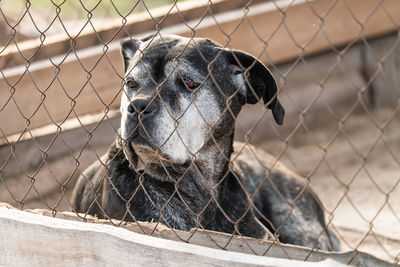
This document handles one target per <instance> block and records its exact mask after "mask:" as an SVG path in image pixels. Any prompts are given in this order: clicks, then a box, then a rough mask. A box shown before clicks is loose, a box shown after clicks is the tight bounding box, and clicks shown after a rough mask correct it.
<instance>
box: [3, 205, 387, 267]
mask: <svg viewBox="0 0 400 267" xmlns="http://www.w3.org/2000/svg"><path fill="white" fill-rule="evenodd" d="M34 212H35V213H37V212H38V211H34ZM44 213H46V212H44ZM47 214H49V212H47ZM61 217H63V218H64V219H69V220H68V221H67V220H62V219H58V218H51V217H46V216H41V215H37V214H32V213H26V212H22V211H18V210H14V209H12V208H10V207H8V208H7V207H4V205H3V207H0V245H1V247H2V248H3V249H2V250H0V265H6V266H10V265H18V266H21V265H27V264H29V265H32V264H34V265H48V266H53V265H55V264H56V265H57V266H64V265H69V266H70V265H78V264H82V263H83V264H85V265H88V264H91V265H98V264H102V265H109V266H116V265H117V266H126V265H132V264H133V265H138V266H141V265H146V266H160V265H162V266H165V265H172V264H173V265H174V266H187V264H188V263H189V264H190V265H193V266H210V265H211V266H227V265H229V266H289V265H290V266H316V264H318V266H342V265H343V264H341V263H340V262H345V261H347V262H348V263H351V264H356V265H360V264H366V265H370V264H375V265H376V264H379V265H380V266H390V265H389V264H388V263H386V262H383V261H380V260H377V259H375V258H374V257H372V256H370V255H366V254H363V253H358V252H351V253H328V252H323V251H314V253H311V254H310V250H309V249H306V248H301V247H297V246H289V245H283V244H272V243H270V244H267V243H266V241H258V240H255V239H251V238H239V237H232V236H230V235H226V234H222V233H215V232H210V231H197V232H198V233H199V234H200V235H198V236H197V241H198V242H199V241H200V242H203V243H205V244H210V243H211V242H213V241H212V240H211V241H210V239H214V238H215V240H217V241H221V238H222V240H223V239H225V240H226V241H228V240H230V241H231V242H232V243H236V244H238V243H237V242H239V246H238V247H237V249H238V248H239V249H240V247H243V245H244V244H246V242H248V243H250V244H252V245H253V246H254V247H257V246H258V247H259V248H264V249H265V247H266V246H267V247H268V246H269V247H270V248H271V249H269V250H268V251H269V252H267V254H268V255H266V256H256V255H254V254H253V255H250V254H245V253H239V252H235V251H224V250H221V249H213V248H210V247H207V245H202V244H201V243H200V245H199V244H196V245H195V244H189V243H185V242H177V241H174V240H170V239H166V238H165V237H164V238H157V237H155V236H159V235H160V233H161V235H164V236H165V235H168V232H169V235H170V236H172V235H173V232H175V236H176V235H177V234H178V235H182V236H183V235H184V234H185V233H186V236H188V235H189V236H192V234H191V233H189V232H182V231H172V230H170V229H167V228H165V227H162V226H161V225H159V227H157V225H156V224H154V223H153V224H151V223H141V224H142V226H143V227H144V228H145V229H151V228H153V230H154V231H153V235H154V236H148V235H142V234H138V233H136V232H135V231H132V230H133V229H134V228H135V227H133V226H134V225H137V224H134V223H130V224H129V223H126V224H122V225H121V227H113V226H110V225H107V224H109V223H106V222H104V221H103V223H102V222H98V223H97V224H91V223H83V222H79V221H76V220H77V219H78V217H77V216H76V215H73V214H71V213H64V214H61ZM73 217H75V218H73ZM71 219H73V220H74V221H71ZM88 220H89V221H96V219H94V218H91V217H90V216H89V217H88ZM114 223H118V222H116V221H114ZM129 226H130V228H131V229H130V230H131V231H128V230H126V229H123V228H129ZM136 229H138V227H137V226H136ZM156 229H157V230H156ZM166 233H167V234H166ZM175 239H176V237H175ZM193 239H196V238H193ZM244 239H246V242H244ZM190 242H191V241H190ZM214 243H215V242H214ZM240 243H241V246H240ZM257 243H258V245H257ZM259 248H258V249H257V248H256V250H259ZM242 250H243V249H242ZM274 251H275V253H277V254H279V255H281V256H280V257H279V256H278V257H275V256H273V255H272V254H274ZM278 251H281V252H278ZM282 251H285V253H286V254H282ZM253 253H254V252H253ZM314 254H315V256H313V255H314ZM307 255H308V256H307ZM306 258H308V260H309V261H310V262H308V261H307V262H305V261H303V260H305V259H306ZM289 259H290V260H289ZM299 259H301V260H299ZM313 261H317V262H318V263H313ZM371 266H372V265H371Z"/></svg>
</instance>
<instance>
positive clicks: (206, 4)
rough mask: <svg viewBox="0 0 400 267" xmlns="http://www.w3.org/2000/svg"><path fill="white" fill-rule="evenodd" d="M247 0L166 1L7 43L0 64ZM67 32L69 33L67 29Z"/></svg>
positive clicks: (236, 5)
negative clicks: (90, 23)
mask: <svg viewBox="0 0 400 267" xmlns="http://www.w3.org/2000/svg"><path fill="white" fill-rule="evenodd" d="M262 1H263V0H251V4H257V3H260V2H262ZM248 2H250V1H239V0H213V1H212V2H210V1H206V0H200V1H199V0H192V1H185V2H177V3H176V5H172V4H170V5H166V6H162V7H159V8H154V9H151V11H150V13H149V12H147V11H145V12H143V13H140V14H131V15H128V16H127V17H126V18H122V17H121V18H110V19H108V21H107V23H104V24H103V25H100V26H99V27H96V31H94V30H93V28H92V27H85V28H84V29H83V30H81V29H79V33H78V34H75V35H73V34H72V36H71V37H70V36H68V35H67V34H66V33H65V32H62V33H58V34H53V35H49V36H46V38H45V39H44V41H42V40H41V38H35V39H32V40H27V41H24V42H20V43H18V46H16V45H15V44H13V43H11V44H10V45H9V46H7V47H4V48H0V51H2V53H1V54H0V67H1V68H9V67H13V66H18V65H25V63H26V61H29V62H31V63H32V62H34V61H38V60H42V59H47V58H48V57H49V56H50V57H52V56H56V55H60V54H64V53H66V52H67V51H68V50H70V49H75V50H79V49H83V48H88V47H90V46H93V45H98V44H99V43H100V42H104V43H108V42H110V41H112V40H118V39H121V38H123V37H127V36H128V33H129V34H131V35H135V34H138V33H143V32H149V31H153V30H155V29H156V27H157V25H156V23H155V22H158V23H159V25H158V26H159V27H160V28H163V27H168V26H171V25H176V24H180V23H184V22H185V21H191V20H194V19H198V18H200V17H202V16H204V15H206V14H209V12H212V13H213V14H218V13H222V12H226V11H230V10H234V9H240V8H243V7H244V6H245V4H247V3H248ZM69 34H70V35H71V33H69Z"/></svg>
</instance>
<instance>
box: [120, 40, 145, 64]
mask: <svg viewBox="0 0 400 267" xmlns="http://www.w3.org/2000/svg"><path fill="white" fill-rule="evenodd" d="M140 42H141V41H140V40H139V39H132V38H127V39H124V40H122V42H121V53H122V56H123V57H124V68H125V72H126V71H127V70H128V67H129V63H130V61H131V59H132V58H133V56H134V55H135V53H136V51H137V50H138V48H139V46H140Z"/></svg>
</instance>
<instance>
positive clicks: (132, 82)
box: [126, 80, 139, 89]
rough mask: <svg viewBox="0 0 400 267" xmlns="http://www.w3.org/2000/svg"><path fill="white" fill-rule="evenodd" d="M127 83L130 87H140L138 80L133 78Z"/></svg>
mask: <svg viewBox="0 0 400 267" xmlns="http://www.w3.org/2000/svg"><path fill="white" fill-rule="evenodd" d="M126 84H127V85H128V87H129V88H130V89H136V88H138V87H139V84H138V83H137V82H136V81H133V80H129V81H127V82H126Z"/></svg>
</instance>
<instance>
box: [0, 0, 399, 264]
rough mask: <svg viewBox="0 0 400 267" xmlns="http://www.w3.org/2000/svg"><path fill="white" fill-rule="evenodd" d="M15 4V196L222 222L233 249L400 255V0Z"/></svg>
mask: <svg viewBox="0 0 400 267" xmlns="http://www.w3.org/2000/svg"><path fill="white" fill-rule="evenodd" d="M0 13H1V16H0V32H1V35H0V44H1V45H2V47H1V49H0V72H1V76H0V95H1V96H0V201H2V202H6V203H9V204H11V205H13V206H14V207H17V208H19V209H39V208H40V209H48V210H50V211H51V212H52V214H53V216H56V215H57V214H58V213H60V212H63V211H70V210H74V211H75V212H76V214H77V215H78V216H79V217H80V218H82V220H86V219H87V220H89V218H91V217H90V216H96V217H98V218H102V219H106V220H108V221H109V222H110V223H112V224H114V225H117V226H119V225H120V224H121V222H118V221H116V220H114V219H118V220H122V221H130V222H136V223H137V226H138V227H139V228H140V230H141V231H142V232H143V233H146V234H153V233H154V231H155V229H156V228H157V227H158V224H165V225H166V226H167V227H168V228H169V229H170V230H171V231H173V233H174V235H175V238H177V239H180V240H183V241H186V242H189V243H190V242H191V241H192V238H193V235H194V234H195V233H196V232H201V231H203V230H216V231H222V232H225V233H227V234H229V236H231V238H230V239H227V240H226V242H222V243H221V242H218V241H216V240H214V239H213V237H212V235H211V234H210V235H209V238H210V240H211V241H210V242H214V243H215V245H216V246H217V247H220V248H223V249H229V243H230V242H231V239H232V238H233V237H234V236H248V237H255V238H260V239H268V240H272V241H273V242H272V243H269V242H267V243H265V244H264V245H263V247H262V249H259V250H257V249H253V248H252V247H251V245H249V243H248V241H246V240H247V239H242V240H241V242H243V246H247V247H248V248H249V250H250V251H251V252H252V253H255V254H257V255H260V254H262V255H263V254H266V253H267V251H268V250H269V249H270V248H271V244H274V243H275V242H283V243H291V244H297V245H305V246H308V247H310V248H311V249H312V250H311V252H310V254H312V252H313V251H315V250H317V249H326V250H334V249H335V248H336V249H337V248H338V247H339V244H340V247H341V250H342V251H353V252H356V251H363V252H367V253H370V254H372V255H374V256H376V257H378V258H381V259H384V260H386V261H389V262H392V263H394V264H398V262H399V256H400V251H399V247H400V198H399V197H398V194H399V193H400V192H399V190H400V188H399V185H398V184H399V182H400V177H399V173H400V172H399V170H400V160H399V158H400V146H399V145H398V143H399V142H398V140H399V139H400V133H399V131H398V128H399V124H400V120H399V114H398V111H399V109H400V102H399V99H400V95H399V94H400V93H399V92H400V91H399V86H400V80H399V77H398V73H399V71H400V63H399V62H400V48H399V43H400V41H399V33H400V32H399V23H400V4H399V2H397V1H395V0H393V1H383V0H380V1H379V0H368V1H357V0H337V1H327V0H315V1H308V0H305V1H303V0H293V1H287V0H273V1H256V0H254V1H236V0H215V1H211V0H209V1H161V0H160V1H144V0H138V1H124V2H120V1H112V0H107V1H105V0H103V1H7V0H2V1H1V2H0ZM170 34H179V35H181V36H185V37H184V38H183V39H179V38H181V37H176V36H172V35H170ZM200 37H201V38H209V39H211V40H214V41H216V42H218V43H219V44H220V46H219V45H217V44H216V43H214V42H210V41H205V40H204V39H198V38H200ZM176 38H178V39H176ZM121 40H124V41H122V43H121ZM121 45H122V55H123V56H121V52H120V49H121ZM239 50H241V51H244V52H246V53H243V52H240V51H239ZM247 53H248V54H247ZM160 58H161V59H162V60H161V59H160ZM265 66H268V68H269V70H270V71H271V72H272V75H271V74H270V72H269V71H268V69H266V67H265ZM273 77H275V81H276V84H277V87H276V88H275V87H274V84H275V83H274V82H273V79H274V78H273ZM121 99H122V100H121ZM257 102H258V103H257ZM245 104H251V105H245ZM280 105H282V106H283V108H284V109H285V112H284V111H283V110H282V108H281V106H280ZM119 108H120V110H121V111H119ZM239 111H240V112H239ZM284 115H285V117H284V119H283V116H284ZM282 119H283V125H282V126H279V125H278V124H281V122H282ZM275 121H276V122H277V123H278V124H276V123H275ZM233 138H234V140H235V142H234V145H233V150H234V151H232V143H231V142H232V141H233ZM111 144H113V145H111ZM110 145H111V148H110ZM264 151H268V154H267V153H266V152H264ZM104 154H106V156H103V155H104ZM272 155H273V156H272ZM93 162H94V163H93ZM92 163H93V165H91V164H92ZM283 164H285V165H286V167H285V166H284V165H283ZM89 166H90V167H89ZM300 176H302V177H300ZM79 177H80V178H79ZM77 181H78V182H77ZM74 187H76V189H75V193H74V192H73V191H74ZM316 196H318V197H316ZM256 218H257V219H256ZM147 222H151V223H153V224H148V223H147ZM152 227H153V228H152ZM192 228H193V229H192ZM190 229H191V230H190ZM180 230H184V231H188V230H190V234H189V235H186V234H183V232H181V231H180ZM291 236H296V238H297V237H298V239H296V238H293V239H291ZM232 242H233V241H232ZM288 258H290V256H288ZM307 259H308V257H307V258H305V259H304V260H307ZM349 263H351V261H350V262H349Z"/></svg>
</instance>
